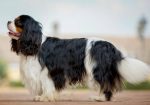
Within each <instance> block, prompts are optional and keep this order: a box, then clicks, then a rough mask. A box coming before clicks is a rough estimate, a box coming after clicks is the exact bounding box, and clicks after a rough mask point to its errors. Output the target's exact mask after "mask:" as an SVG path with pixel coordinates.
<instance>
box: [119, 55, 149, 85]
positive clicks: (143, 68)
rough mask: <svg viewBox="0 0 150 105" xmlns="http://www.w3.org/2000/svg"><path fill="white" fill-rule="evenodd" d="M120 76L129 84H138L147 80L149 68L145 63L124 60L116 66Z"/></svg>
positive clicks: (130, 59) (129, 59)
mask: <svg viewBox="0 0 150 105" xmlns="http://www.w3.org/2000/svg"><path fill="white" fill-rule="evenodd" d="M118 69H119V72H120V74H121V76H122V77H123V78H124V79H125V80H127V81H128V82H130V83H139V82H142V81H144V80H146V79H147V78H148V76H149V75H150V68H149V67H148V65H146V64H145V63H143V62H141V61H139V60H137V59H133V58H125V59H124V60H122V61H121V63H119V64H118Z"/></svg>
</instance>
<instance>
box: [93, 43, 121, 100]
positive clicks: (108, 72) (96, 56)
mask: <svg viewBox="0 0 150 105" xmlns="http://www.w3.org/2000/svg"><path fill="white" fill-rule="evenodd" d="M91 56H92V59H93V60H95V61H96V63H97V66H96V67H95V68H94V70H93V76H94V78H95V80H96V81H97V82H98V83H99V85H100V87H101V91H104V92H114V91H118V90H120V89H121V84H122V78H121V76H120V74H119V72H118V66H117V65H118V63H119V62H120V61H121V60H122V59H123V57H122V55H121V53H120V51H118V50H117V49H116V48H115V47H114V46H113V45H112V44H111V43H109V42H106V41H97V42H95V44H94V45H93V46H92V48H91ZM108 99H109V98H108Z"/></svg>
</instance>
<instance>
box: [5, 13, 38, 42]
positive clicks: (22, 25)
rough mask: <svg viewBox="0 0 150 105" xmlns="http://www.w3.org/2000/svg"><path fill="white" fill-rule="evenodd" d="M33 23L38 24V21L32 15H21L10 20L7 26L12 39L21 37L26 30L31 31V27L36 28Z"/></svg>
mask: <svg viewBox="0 0 150 105" xmlns="http://www.w3.org/2000/svg"><path fill="white" fill-rule="evenodd" d="M31 24H32V25H33V24H37V25H38V23H37V22H36V21H35V20H34V19H33V18H32V17H30V16H28V15H21V16H19V17H17V18H15V19H14V20H13V21H8V23H7V27H8V30H9V32H8V34H9V36H10V37H11V38H12V39H16V40H18V39H19V38H20V37H21V34H22V33H23V32H24V31H30V30H28V29H29V28H30V29H31V28H35V27H32V26H31Z"/></svg>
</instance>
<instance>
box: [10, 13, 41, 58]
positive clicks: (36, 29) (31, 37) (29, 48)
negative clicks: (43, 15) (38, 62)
mask: <svg viewBox="0 0 150 105" xmlns="http://www.w3.org/2000/svg"><path fill="white" fill-rule="evenodd" d="M19 21H20V23H21V26H20V28H22V29H23V32H22V33H21V37H20V38H19V40H14V39H12V50H13V51H14V52H16V53H17V54H18V53H22V54H23V55H25V56H29V55H36V54H37V53H38V50H39V48H40V45H41V42H42V31H41V30H42V27H41V25H40V24H39V23H38V22H37V21H35V20H34V19H33V18H32V17H30V16H27V15H21V16H20V17H19ZM16 25H17V24H16ZM16 43H18V44H17V45H15V44H16Z"/></svg>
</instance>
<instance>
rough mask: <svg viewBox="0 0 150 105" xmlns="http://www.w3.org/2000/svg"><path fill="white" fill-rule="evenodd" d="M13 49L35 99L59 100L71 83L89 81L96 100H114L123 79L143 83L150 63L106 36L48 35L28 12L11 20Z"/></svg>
mask: <svg viewBox="0 0 150 105" xmlns="http://www.w3.org/2000/svg"><path fill="white" fill-rule="evenodd" d="M7 27H8V30H9V36H10V37H11V50H12V51H13V52H15V53H16V54H17V55H19V56H20V73H21V78H22V81H23V83H24V84H25V86H26V87H27V88H28V89H29V91H30V93H32V94H33V95H35V98H34V100H35V101H55V100H57V97H58V94H59V92H61V91H62V90H63V89H65V88H66V87H67V86H69V85H76V84H78V83H80V84H86V85H87V86H88V87H89V88H91V89H96V90H97V91H98V93H99V94H98V96H96V97H94V98H93V99H94V100H99V101H110V100H111V99H112V96H113V94H114V93H115V92H117V91H120V90H121V88H122V84H123V81H124V80H126V81H128V82H130V83H139V82H142V81H144V80H145V79H146V78H147V77H148V75H149V73H150V70H149V67H148V65H147V64H145V63H143V62H142V61H139V60H137V59H134V58H129V57H126V56H124V55H123V53H122V52H121V51H120V50H118V49H117V48H116V47H115V46H114V45H113V44H112V43H110V42H109V41H105V40H102V39H90V38H74V39H60V38H56V37H45V38H44V36H43V34H42V25H41V24H40V23H39V22H38V21H36V20H35V19H33V18H32V17H31V16H28V15H21V16H19V17H17V18H15V20H14V21H8V23H7Z"/></svg>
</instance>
